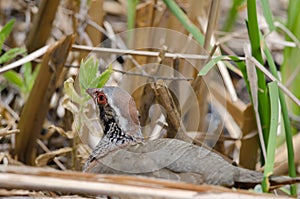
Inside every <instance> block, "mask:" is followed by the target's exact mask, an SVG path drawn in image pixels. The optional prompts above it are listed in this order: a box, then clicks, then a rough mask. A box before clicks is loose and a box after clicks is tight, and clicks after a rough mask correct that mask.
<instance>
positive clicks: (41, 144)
mask: <svg viewBox="0 0 300 199" xmlns="http://www.w3.org/2000/svg"><path fill="white" fill-rule="evenodd" d="M36 142H37V143H38V145H39V146H40V147H41V148H42V149H43V150H44V151H45V152H46V153H49V152H51V151H50V150H49V149H48V147H47V146H46V145H45V144H44V143H43V142H42V141H41V140H40V139H37V140H36ZM53 161H54V162H55V164H56V165H57V166H58V167H59V168H60V169H61V170H63V171H65V170H67V169H66V167H65V166H64V165H63V164H62V163H61V162H60V161H59V159H58V158H57V157H54V158H53Z"/></svg>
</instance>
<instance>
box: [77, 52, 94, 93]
mask: <svg viewBox="0 0 300 199" xmlns="http://www.w3.org/2000/svg"><path fill="white" fill-rule="evenodd" d="M97 71H98V61H94V58H93V57H89V58H88V59H87V60H86V61H85V62H83V61H82V62H81V64H80V69H79V83H80V88H81V95H86V93H85V90H86V89H88V88H93V87H95V79H96V78H97Z"/></svg>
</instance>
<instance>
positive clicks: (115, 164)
mask: <svg viewBox="0 0 300 199" xmlns="http://www.w3.org/2000/svg"><path fill="white" fill-rule="evenodd" d="M87 92H88V93H89V94H90V95H91V96H92V98H93V99H94V101H95V103H96V105H97V106H98V109H99V111H100V113H99V117H100V122H101V125H102V127H103V129H104V136H103V138H102V139H101V140H100V142H99V143H98V144H97V146H96V148H95V149H94V151H93V153H92V154H91V155H90V157H89V159H88V160H87V162H86V164H85V166H84V172H90V173H106V174H108V173H111V174H134V175H146V176H151V177H160V178H166V179H172V180H179V181H184V182H192V183H197V184H199V183H207V184H214V185H223V186H227V187H232V186H238V187H247V188H248V187H253V186H255V185H256V184H259V183H260V182H261V181H262V178H263V175H262V174H261V173H259V172H256V171H251V170H248V169H243V168H239V167H236V166H234V165H232V164H230V163H229V162H227V161H225V160H224V159H223V158H222V157H221V156H220V155H218V154H216V153H214V152H211V151H209V150H207V149H205V148H203V147H199V146H195V145H193V144H190V143H187V142H184V141H180V140H177V139H157V140H152V141H147V142H144V140H143V138H142V134H141V130H140V125H139V121H138V111H137V108H136V106H135V103H134V101H133V99H132V97H131V96H130V95H129V94H128V93H127V92H126V91H124V90H122V89H120V88H118V87H105V88H103V89H88V90H87ZM288 180H290V178H289V179H288ZM274 184H276V183H274Z"/></svg>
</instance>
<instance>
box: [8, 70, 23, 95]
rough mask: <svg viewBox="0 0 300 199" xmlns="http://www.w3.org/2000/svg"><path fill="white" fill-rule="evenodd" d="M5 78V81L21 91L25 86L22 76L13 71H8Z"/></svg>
mask: <svg viewBox="0 0 300 199" xmlns="http://www.w3.org/2000/svg"><path fill="white" fill-rule="evenodd" d="M3 76H4V77H5V79H6V80H7V81H8V82H10V83H12V84H14V85H15V86H17V87H18V88H19V89H20V90H21V88H22V86H23V79H22V77H21V75H20V74H19V73H17V72H15V71H13V70H10V71H7V72H5V73H4V74H3Z"/></svg>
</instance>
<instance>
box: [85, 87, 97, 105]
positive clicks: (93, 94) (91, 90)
mask: <svg viewBox="0 0 300 199" xmlns="http://www.w3.org/2000/svg"><path fill="white" fill-rule="evenodd" d="M96 90H97V88H88V89H86V92H87V94H89V96H91V97H92V99H93V100H94V102H95V103H96Z"/></svg>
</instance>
